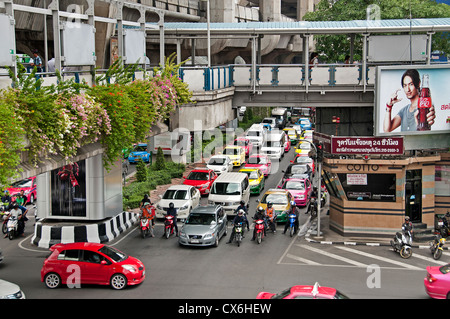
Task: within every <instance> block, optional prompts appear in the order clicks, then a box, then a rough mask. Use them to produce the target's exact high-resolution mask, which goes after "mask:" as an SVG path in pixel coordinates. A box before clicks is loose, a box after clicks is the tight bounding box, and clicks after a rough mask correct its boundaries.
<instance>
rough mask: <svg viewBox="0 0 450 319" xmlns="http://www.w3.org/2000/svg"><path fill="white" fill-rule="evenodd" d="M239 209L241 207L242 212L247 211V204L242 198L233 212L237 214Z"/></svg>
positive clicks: (245, 212)
mask: <svg viewBox="0 0 450 319" xmlns="http://www.w3.org/2000/svg"><path fill="white" fill-rule="evenodd" d="M241 209H243V210H244V214H246V215H247V213H248V211H247V206H246V205H245V202H244V201H243V200H241V201H240V203H239V206H238V207H237V208H236V210H235V211H234V213H235V214H236V215H237V214H238V213H239V210H241Z"/></svg>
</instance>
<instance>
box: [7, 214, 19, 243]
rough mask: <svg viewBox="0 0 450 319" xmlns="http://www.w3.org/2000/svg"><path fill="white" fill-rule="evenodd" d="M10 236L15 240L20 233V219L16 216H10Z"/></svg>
mask: <svg viewBox="0 0 450 319" xmlns="http://www.w3.org/2000/svg"><path fill="white" fill-rule="evenodd" d="M7 228H8V238H9V239H10V240H13V239H14V237H17V235H18V228H19V220H18V219H17V218H16V217H14V216H9V217H8V226H7Z"/></svg>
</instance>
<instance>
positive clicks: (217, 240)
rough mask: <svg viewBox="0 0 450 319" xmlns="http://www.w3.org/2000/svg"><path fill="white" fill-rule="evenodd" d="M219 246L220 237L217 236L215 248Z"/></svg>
mask: <svg viewBox="0 0 450 319" xmlns="http://www.w3.org/2000/svg"><path fill="white" fill-rule="evenodd" d="M218 246H219V236H216V239H215V240H214V247H218Z"/></svg>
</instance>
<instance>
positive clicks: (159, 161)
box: [155, 147, 166, 171]
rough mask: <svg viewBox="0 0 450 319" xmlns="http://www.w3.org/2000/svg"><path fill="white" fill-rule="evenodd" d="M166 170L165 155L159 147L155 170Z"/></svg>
mask: <svg viewBox="0 0 450 319" xmlns="http://www.w3.org/2000/svg"><path fill="white" fill-rule="evenodd" d="M165 168H166V163H165V161H164V153H163V150H162V148H161V147H158V152H157V153H156V161H155V170H156V171H161V170H163V169H165Z"/></svg>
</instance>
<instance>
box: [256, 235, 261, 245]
mask: <svg viewBox="0 0 450 319" xmlns="http://www.w3.org/2000/svg"><path fill="white" fill-rule="evenodd" d="M256 242H257V243H258V244H261V242H262V233H258V234H256Z"/></svg>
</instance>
